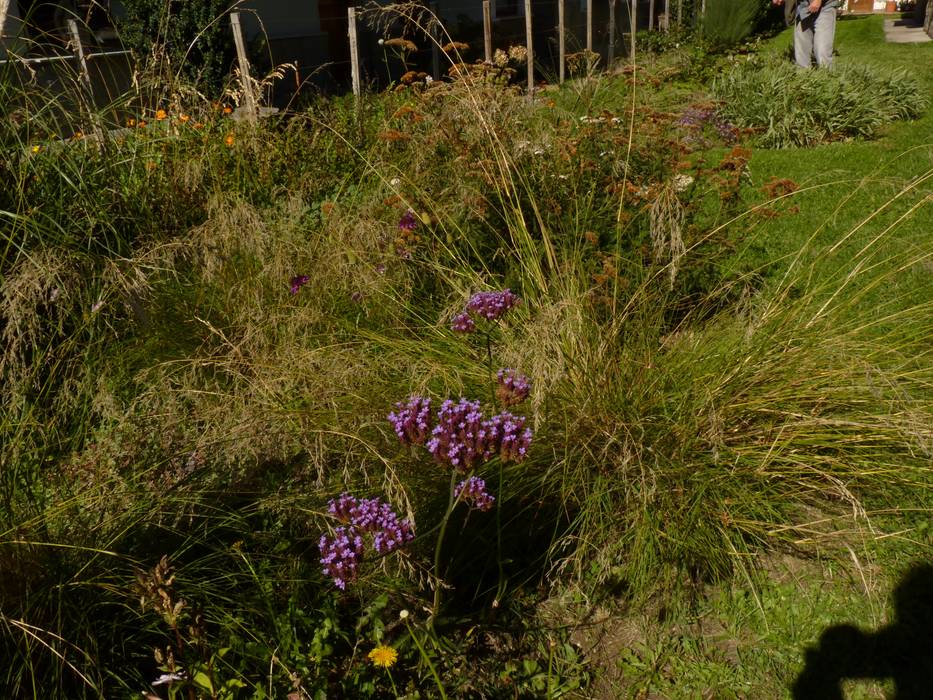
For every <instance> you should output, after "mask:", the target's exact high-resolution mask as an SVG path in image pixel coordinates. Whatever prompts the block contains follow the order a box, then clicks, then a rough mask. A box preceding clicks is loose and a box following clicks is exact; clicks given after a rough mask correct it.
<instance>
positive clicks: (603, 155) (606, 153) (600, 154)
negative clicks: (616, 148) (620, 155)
mask: <svg viewBox="0 0 933 700" xmlns="http://www.w3.org/2000/svg"><path fill="white" fill-rule="evenodd" d="M611 155H612V151H600V152H599V157H600V158H605V157H606V156H611Z"/></svg>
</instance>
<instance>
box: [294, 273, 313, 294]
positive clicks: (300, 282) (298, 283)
mask: <svg viewBox="0 0 933 700" xmlns="http://www.w3.org/2000/svg"><path fill="white" fill-rule="evenodd" d="M310 279H311V278H310V277H308V276H307V275H295V276H294V277H292V279H291V285H292V287H291V293H292V296H294V295H295V294H297V293H298V290H299V289H301V288H302V287H304V286H305V285H306V284H307V283H308V280H310Z"/></svg>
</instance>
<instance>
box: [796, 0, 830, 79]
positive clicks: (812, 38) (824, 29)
mask: <svg viewBox="0 0 933 700" xmlns="http://www.w3.org/2000/svg"><path fill="white" fill-rule="evenodd" d="M835 38H836V8H835V7H824V8H823V9H821V10H820V11H819V12H818V13H817V14H815V15H809V16H808V17H807V18H806V19H803V20H799V21H798V22H797V24H795V25H794V60H795V61H796V62H797V65H798V66H800V67H801V68H809V67H810V66H811V65H812V56H813V54H814V53H815V54H816V65H818V66H822V67H825V68H829V66H831V65H832V63H833V41H834V40H835Z"/></svg>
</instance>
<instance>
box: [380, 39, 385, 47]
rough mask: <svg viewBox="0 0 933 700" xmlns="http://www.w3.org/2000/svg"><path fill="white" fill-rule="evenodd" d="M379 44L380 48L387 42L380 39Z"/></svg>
mask: <svg viewBox="0 0 933 700" xmlns="http://www.w3.org/2000/svg"><path fill="white" fill-rule="evenodd" d="M378 43H379V46H383V45H384V44H385V43H386V40H385V39H380V40H379V42H378Z"/></svg>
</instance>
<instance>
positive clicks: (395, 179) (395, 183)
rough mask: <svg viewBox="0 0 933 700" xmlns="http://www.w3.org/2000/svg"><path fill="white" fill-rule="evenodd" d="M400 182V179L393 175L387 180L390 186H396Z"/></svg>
mask: <svg viewBox="0 0 933 700" xmlns="http://www.w3.org/2000/svg"><path fill="white" fill-rule="evenodd" d="M401 182H402V181H401V180H399V179H398V178H397V177H393V178H392V179H391V180H389V184H390V185H392V187H398V186H399V185H400V184H401Z"/></svg>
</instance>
